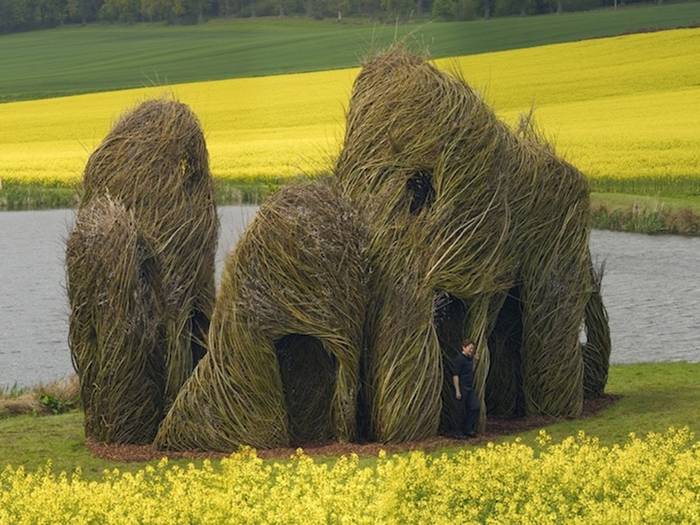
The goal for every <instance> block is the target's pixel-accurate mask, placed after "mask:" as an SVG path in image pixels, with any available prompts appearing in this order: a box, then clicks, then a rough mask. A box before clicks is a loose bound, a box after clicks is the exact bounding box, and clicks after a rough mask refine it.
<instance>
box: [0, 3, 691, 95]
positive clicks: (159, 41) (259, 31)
mask: <svg viewBox="0 0 700 525" xmlns="http://www.w3.org/2000/svg"><path fill="white" fill-rule="evenodd" d="M698 23H700V3H683V4H671V5H665V6H645V7H626V8H621V9H618V10H600V11H590V12H580V13H570V14H561V15H545V16H536V17H511V18H496V19H492V20H488V21H484V20H477V21H472V22H450V23H446V22H426V21H421V22H414V23H408V24H402V25H400V26H399V27H395V26H394V25H393V24H386V25H380V24H376V23H370V22H367V21H363V20H350V21H347V22H345V23H343V24H338V23H336V22H334V21H330V20H329V21H313V20H307V19H301V18H300V19H277V18H269V19H255V20H251V19H246V20H240V19H239V20H212V21H210V22H208V23H205V24H201V25H197V26H165V25H162V24H137V25H133V26H121V25H114V26H107V25H99V24H92V25H88V26H85V27H77V26H76V27H65V28H58V29H51V30H44V31H33V32H28V33H19V34H12V35H4V36H0V71H2V82H0V101H10V100H22V99H37V98H47V97H53V96H60V95H68V94H75V93H87V92H94V91H106V90H113V89H121V88H127V87H143V86H151V85H164V84H173V83H180V82H191V81H199V80H214V79H223V78H237V77H250V76H260V75H269V74H278V73H289V72H301V71H321V70H327V69H335V68H342V67H348V66H353V65H356V64H358V62H359V61H360V59H361V57H362V56H363V55H365V54H366V53H367V52H368V51H369V50H371V49H376V48H381V47H384V46H386V45H387V44H389V43H390V42H392V41H394V40H395V38H396V37H403V36H405V35H408V34H410V35H411V37H410V38H411V40H413V41H414V42H415V43H416V44H417V45H419V46H422V47H425V48H427V49H428V50H429V51H430V53H431V54H432V56H433V57H445V56H458V55H467V54H473V53H483V52H488V51H498V50H504V49H515V48H523V47H532V46H539V45H543V44H552V43H558V42H569V41H576V40H581V39H585V38H593V37H601V36H609V35H618V34H623V33H630V32H638V31H640V30H649V29H661V28H671V27H679V26H689V25H695V24H698Z"/></svg>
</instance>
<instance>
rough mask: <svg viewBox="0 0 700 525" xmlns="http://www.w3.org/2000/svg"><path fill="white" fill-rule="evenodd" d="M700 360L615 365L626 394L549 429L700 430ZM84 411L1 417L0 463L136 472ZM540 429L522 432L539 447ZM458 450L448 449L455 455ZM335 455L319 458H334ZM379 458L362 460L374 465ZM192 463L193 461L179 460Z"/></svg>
mask: <svg viewBox="0 0 700 525" xmlns="http://www.w3.org/2000/svg"><path fill="white" fill-rule="evenodd" d="M699 379H700V363H695V364H688V363H661V364H641V365H617V366H612V367H611V371H610V381H609V383H608V389H607V391H608V392H610V393H614V394H621V395H622V396H623V397H622V399H620V400H619V401H618V402H617V403H616V404H615V405H613V406H612V407H609V408H607V409H606V410H604V411H603V412H601V413H599V414H598V415H596V416H594V417H592V418H589V419H583V420H568V421H561V422H558V423H554V424H552V425H549V426H547V427H546V430H547V432H549V433H550V435H552V437H553V438H554V439H555V440H560V439H562V438H564V437H566V436H569V435H572V434H575V433H576V432H577V431H579V430H584V431H585V432H586V433H589V434H591V435H595V436H598V437H599V438H600V439H601V441H602V442H604V443H605V444H613V443H621V442H624V441H625V440H626V439H627V437H628V434H629V433H631V432H635V433H637V434H638V435H643V434H645V433H647V432H661V431H665V430H666V429H668V428H669V427H671V426H675V427H683V426H688V427H689V428H690V429H691V431H693V432H695V434H696V437H697V435H698V434H700V413H699V412H698V407H700V381H699ZM82 423H83V417H82V413H80V412H72V413H68V414H63V415H59V416H43V417H40V416H16V417H11V418H6V419H3V420H0V466H2V465H5V464H12V465H14V466H19V465H24V466H25V467H26V468H27V469H30V470H34V469H36V468H37V467H40V466H43V465H45V464H46V461H47V460H51V462H52V464H53V466H54V468H55V469H57V470H66V471H71V470H72V469H74V468H75V467H77V466H80V467H81V468H82V470H83V472H84V475H85V477H87V478H96V477H99V475H100V474H101V473H102V471H103V469H106V468H114V467H119V468H122V469H125V470H136V469H138V468H140V467H142V466H143V464H142V463H131V464H120V463H114V462H110V461H105V460H101V459H97V458H94V457H92V456H91V455H90V454H89V453H88V451H87V450H86V448H85V445H84V436H83V429H82ZM537 433H538V430H532V431H528V432H524V433H521V434H517V435H514V436H506V437H503V438H501V439H500V441H509V440H513V439H514V438H515V437H516V436H519V437H521V438H523V440H524V441H525V442H526V443H528V444H531V445H534V442H535V437H536V436H537ZM456 450H457V449H454V448H453V449H447V450H445V452H447V453H453V452H455V451H456ZM332 460H333V458H319V459H318V461H322V462H330V461H332ZM373 461H374V460H373V458H371V457H366V458H363V459H362V462H363V463H365V464H369V463H371V462H373ZM172 462H173V463H180V464H183V463H188V462H190V460H173V461H172Z"/></svg>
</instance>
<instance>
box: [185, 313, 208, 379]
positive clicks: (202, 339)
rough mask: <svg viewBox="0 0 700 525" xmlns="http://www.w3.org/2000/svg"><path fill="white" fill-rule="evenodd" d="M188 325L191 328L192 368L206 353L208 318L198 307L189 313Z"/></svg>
mask: <svg viewBox="0 0 700 525" xmlns="http://www.w3.org/2000/svg"><path fill="white" fill-rule="evenodd" d="M190 323H191V324H190V326H191V329H192V338H191V342H192V369H193V370H194V369H195V368H196V367H197V364H198V363H199V362H200V361H201V360H202V358H203V357H204V356H205V355H206V353H207V345H206V340H207V333H208V332H209V318H208V317H207V316H206V315H205V314H204V312H202V311H200V310H199V309H194V310H192V313H191V315H190Z"/></svg>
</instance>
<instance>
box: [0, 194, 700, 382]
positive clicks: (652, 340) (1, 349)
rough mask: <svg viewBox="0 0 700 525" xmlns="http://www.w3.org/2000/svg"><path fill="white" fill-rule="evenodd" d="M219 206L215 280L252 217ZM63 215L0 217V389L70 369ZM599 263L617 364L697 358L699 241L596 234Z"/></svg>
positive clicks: (242, 209)
mask: <svg viewBox="0 0 700 525" xmlns="http://www.w3.org/2000/svg"><path fill="white" fill-rule="evenodd" d="M255 209H256V208H255V207H252V206H222V207H219V215H220V218H221V234H220V240H219V247H218V251H217V258H216V262H217V279H218V277H219V275H220V272H221V268H222V264H223V261H224V258H225V255H226V253H227V252H228V251H229V249H230V248H231V247H232V246H233V245H234V244H235V242H236V240H237V239H238V237H239V235H240V233H241V232H242V231H243V229H244V227H245V224H246V223H247V222H248V221H249V220H250V218H252V216H253V215H254V214H255ZM72 218H73V213H72V212H71V211H69V210H50V211H27V212H1V213H0V385H12V384H15V383H16V384H18V385H32V384H35V383H38V382H40V381H49V380H52V379H57V378H61V377H63V376H66V375H68V374H70V373H71V372H72V366H71V361H70V354H69V352H68V345H67V337H68V324H67V319H68V306H67V301H66V293H65V271H64V264H63V263H64V261H63V259H64V243H65V239H66V237H67V236H68V232H69V231H70V226H71V222H72ZM591 249H592V251H593V255H594V258H597V259H599V260H602V259H605V260H606V274H605V279H604V281H603V296H604V298H605V304H606V306H607V308H608V313H609V315H610V325H611V331H612V338H613V351H612V357H611V360H612V362H614V363H637V362H645V361H678V360H686V361H696V362H697V361H700V238H684V237H676V236H658V237H652V236H647V235H638V234H630V233H618V232H604V231H594V232H593V234H592V239H591Z"/></svg>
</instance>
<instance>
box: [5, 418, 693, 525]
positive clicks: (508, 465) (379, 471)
mask: <svg viewBox="0 0 700 525" xmlns="http://www.w3.org/2000/svg"><path fill="white" fill-rule="evenodd" d="M538 441H539V444H538V445H537V446H536V447H534V448H533V447H529V446H526V445H525V444H523V443H521V442H519V441H517V440H516V441H515V442H514V443H509V444H501V445H493V444H490V445H487V446H486V447H484V448H478V449H473V450H468V449H465V450H462V451H460V452H458V453H457V454H456V455H454V456H452V457H450V456H447V455H442V456H439V457H431V456H428V455H426V454H424V453H422V452H413V453H410V454H408V455H405V456H398V455H396V456H391V457H387V456H385V455H384V454H382V453H380V456H379V458H378V460H377V461H376V462H374V463H373V464H372V465H371V466H367V467H364V466H362V464H361V463H360V461H359V459H358V457H357V456H346V457H343V458H340V459H338V460H336V461H335V462H334V463H332V464H327V463H317V462H315V461H314V460H312V459H310V458H309V457H306V456H304V455H303V454H298V455H297V456H296V457H295V458H294V459H292V460H291V461H287V462H277V463H270V462H263V461H262V460H261V459H259V458H257V457H256V455H255V453H254V452H253V451H251V450H245V451H242V452H239V453H237V454H234V455H233V456H231V457H230V458H228V459H224V460H222V461H221V463H220V465H219V464H217V466H216V467H215V466H213V465H212V464H211V463H209V462H205V463H204V465H203V466H202V467H194V466H192V465H190V466H189V467H186V468H181V467H177V466H171V465H168V462H167V461H166V460H162V461H161V462H160V464H158V465H157V466H156V467H153V466H148V467H145V468H144V469H142V470H140V471H138V472H136V473H135V474H131V473H120V472H119V471H117V470H114V471H106V472H105V473H104V476H103V478H102V479H101V480H100V481H92V482H91V481H86V480H83V479H82V478H81V475H80V473H79V472H78V473H77V474H74V475H66V474H65V473H62V474H58V475H56V474H53V473H51V471H50V469H48V468H47V469H44V470H43V471H39V472H37V473H27V472H25V471H24V470H23V469H21V468H20V469H17V470H14V469H12V468H10V467H7V468H6V469H5V470H4V471H3V472H2V473H0V524H13V525H23V524H27V525H28V524H37V523H41V524H61V525H63V524H66V523H70V524H74V525H81V524H93V523H94V524H98V523H99V524H118V525H124V524H140V525H149V524H153V525H156V524H164V525H166V524H167V525H170V524H173V523H189V524H212V525H213V524H216V525H220V524H227V523H230V524H248V523H250V524H258V523H259V524H263V523H264V524H284V525H294V524H300V525H302V524H303V525H313V524H338V525H340V524H368V525H369V524H397V525H404V524H405V525H410V524H426V523H431V524H436V525H448V524H453V523H465V524H468V523H489V524H511V523H520V524H532V525H535V524H537V525H547V524H557V523H567V524H586V525H593V524H615V525H617V524H620V523H625V524H630V525H633V524H642V523H644V524H646V523H688V524H691V523H700V442H697V441H694V438H693V435H692V434H691V433H690V432H689V430H688V429H687V428H686V429H682V430H673V429H671V430H669V431H668V432H667V433H665V434H650V435H648V436H647V437H645V438H643V439H640V438H637V437H635V436H630V438H629V439H628V441H627V442H626V443H625V444H624V445H623V446H619V445H615V446H613V447H605V446H603V445H601V444H600V443H599V442H598V441H597V440H596V439H593V438H590V437H587V436H585V435H583V434H579V435H578V436H576V437H570V438H567V439H565V440H564V441H562V442H561V443H558V444H552V443H551V442H550V439H549V437H548V436H547V435H546V434H545V433H544V432H543V431H542V432H541V433H540V437H539V439H538Z"/></svg>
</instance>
